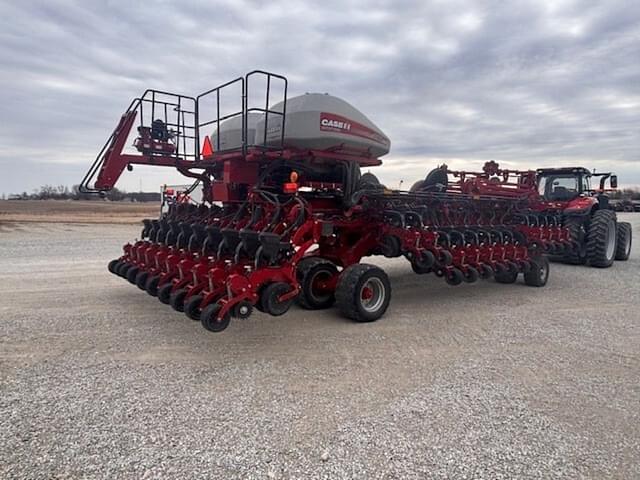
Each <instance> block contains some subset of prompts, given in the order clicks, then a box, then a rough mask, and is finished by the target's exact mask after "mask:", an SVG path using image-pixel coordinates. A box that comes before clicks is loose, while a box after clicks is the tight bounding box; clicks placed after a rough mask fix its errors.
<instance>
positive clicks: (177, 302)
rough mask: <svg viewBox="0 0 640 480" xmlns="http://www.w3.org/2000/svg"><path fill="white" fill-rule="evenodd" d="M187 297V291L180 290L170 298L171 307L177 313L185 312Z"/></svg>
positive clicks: (184, 289)
mask: <svg viewBox="0 0 640 480" xmlns="http://www.w3.org/2000/svg"><path fill="white" fill-rule="evenodd" d="M186 296H187V289H186V288H180V289H178V290H176V291H175V292H173V293H172V294H171V295H170V296H169V305H171V308H173V309H174V310H175V311H176V312H184V299H185V297H186Z"/></svg>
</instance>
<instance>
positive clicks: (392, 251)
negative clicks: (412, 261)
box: [380, 235, 402, 258]
mask: <svg viewBox="0 0 640 480" xmlns="http://www.w3.org/2000/svg"><path fill="white" fill-rule="evenodd" d="M380 250H381V251H382V255H384V256H385V257H387V258H395V257H399V256H400V255H401V254H402V243H401V242H400V239H399V238H398V237H396V236H395V235H384V236H383V237H382V239H381V240H380Z"/></svg>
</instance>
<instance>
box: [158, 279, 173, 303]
mask: <svg viewBox="0 0 640 480" xmlns="http://www.w3.org/2000/svg"><path fill="white" fill-rule="evenodd" d="M172 288H173V285H172V284H171V282H169V283H165V284H164V285H162V286H161V287H160V288H159V289H158V300H160V301H161V302H162V303H164V304H165V305H169V300H171V289H172Z"/></svg>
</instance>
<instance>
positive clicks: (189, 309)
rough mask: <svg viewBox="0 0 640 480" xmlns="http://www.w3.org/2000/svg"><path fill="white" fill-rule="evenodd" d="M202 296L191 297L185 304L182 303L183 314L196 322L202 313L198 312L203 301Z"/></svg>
mask: <svg viewBox="0 0 640 480" xmlns="http://www.w3.org/2000/svg"><path fill="white" fill-rule="evenodd" d="M203 298H204V297H203V296H202V295H193V296H192V297H189V298H188V299H187V301H186V302H184V313H185V315H186V316H187V317H189V318H190V319H191V320H195V321H197V322H199V321H200V314H201V313H202V311H201V310H200V304H201V303H202V300H203Z"/></svg>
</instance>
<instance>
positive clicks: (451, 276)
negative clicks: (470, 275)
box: [444, 267, 464, 287]
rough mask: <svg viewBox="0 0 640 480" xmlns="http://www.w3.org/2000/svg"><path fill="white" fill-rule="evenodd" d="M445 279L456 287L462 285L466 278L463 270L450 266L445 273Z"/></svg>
mask: <svg viewBox="0 0 640 480" xmlns="http://www.w3.org/2000/svg"><path fill="white" fill-rule="evenodd" d="M444 279H445V281H446V282H447V283H448V284H449V285H451V286H452V287H455V286H456V285H460V284H461V283H462V281H463V280H464V274H463V273H462V271H461V270H460V269H458V268H456V267H452V268H448V269H447V270H446V271H445V274H444Z"/></svg>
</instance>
